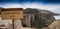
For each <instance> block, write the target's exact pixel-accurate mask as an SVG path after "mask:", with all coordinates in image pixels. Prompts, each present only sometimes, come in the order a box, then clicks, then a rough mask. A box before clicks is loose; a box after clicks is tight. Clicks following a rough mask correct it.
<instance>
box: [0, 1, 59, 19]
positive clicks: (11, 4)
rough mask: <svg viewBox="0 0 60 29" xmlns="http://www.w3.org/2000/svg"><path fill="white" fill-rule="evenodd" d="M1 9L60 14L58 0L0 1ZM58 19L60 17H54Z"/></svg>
mask: <svg viewBox="0 0 60 29" xmlns="http://www.w3.org/2000/svg"><path fill="white" fill-rule="evenodd" d="M0 7H3V8H24V9H25V8H38V9H44V10H49V11H52V12H54V13H58V14H60V0H0ZM54 17H55V18H56V19H59V18H60V16H54Z"/></svg>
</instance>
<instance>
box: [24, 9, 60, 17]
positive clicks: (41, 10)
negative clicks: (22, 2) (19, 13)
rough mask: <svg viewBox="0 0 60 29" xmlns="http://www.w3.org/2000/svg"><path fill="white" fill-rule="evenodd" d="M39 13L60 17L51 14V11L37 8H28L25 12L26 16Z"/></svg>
mask: <svg viewBox="0 0 60 29" xmlns="http://www.w3.org/2000/svg"><path fill="white" fill-rule="evenodd" d="M38 12H41V13H45V14H51V15H54V16H57V15H60V14H57V13H54V12H51V11H49V10H43V9H36V8H26V9H25V10H24V13H25V14H37V13H38Z"/></svg>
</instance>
